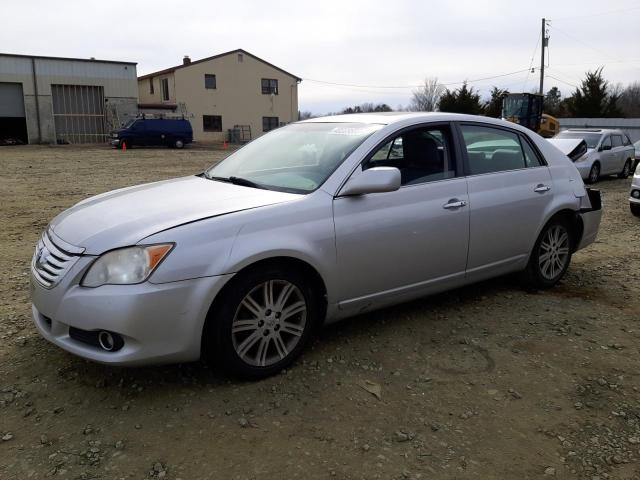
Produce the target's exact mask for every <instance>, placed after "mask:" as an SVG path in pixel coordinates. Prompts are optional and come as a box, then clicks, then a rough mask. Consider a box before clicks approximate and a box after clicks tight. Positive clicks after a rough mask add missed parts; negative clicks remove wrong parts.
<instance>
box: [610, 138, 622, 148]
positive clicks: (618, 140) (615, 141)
mask: <svg viewBox="0 0 640 480" xmlns="http://www.w3.org/2000/svg"><path fill="white" fill-rule="evenodd" d="M611 145H612V146H613V148H616V147H621V146H622V135H611Z"/></svg>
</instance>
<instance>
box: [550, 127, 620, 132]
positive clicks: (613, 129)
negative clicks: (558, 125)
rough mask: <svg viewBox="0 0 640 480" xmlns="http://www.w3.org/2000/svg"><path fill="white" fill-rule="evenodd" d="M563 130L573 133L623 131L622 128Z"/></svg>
mask: <svg viewBox="0 0 640 480" xmlns="http://www.w3.org/2000/svg"><path fill="white" fill-rule="evenodd" d="M562 132H572V133H622V130H618V129H615V128H567V129H566V130H562ZM562 132H560V133H562Z"/></svg>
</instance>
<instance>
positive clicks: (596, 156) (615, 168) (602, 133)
mask: <svg viewBox="0 0 640 480" xmlns="http://www.w3.org/2000/svg"><path fill="white" fill-rule="evenodd" d="M554 139H558V140H568V139H575V140H576V141H578V140H584V141H585V142H586V143H587V151H586V152H585V154H584V155H582V156H581V157H580V158H578V159H577V160H575V166H576V167H577V169H578V171H579V172H580V176H581V177H582V178H583V180H585V181H587V182H589V183H595V182H597V181H598V179H599V178H600V177H601V176H602V175H618V177H619V178H627V177H629V175H630V174H631V171H632V167H633V164H634V158H635V149H634V147H633V144H632V143H631V140H630V139H629V137H628V136H627V134H626V133H624V132H623V131H622V130H610V129H601V128H570V129H568V130H563V131H562V132H560V133H559V134H558V135H556V136H555V137H553V139H552V140H551V142H552V143H555V142H554V141H553V140H554Z"/></svg>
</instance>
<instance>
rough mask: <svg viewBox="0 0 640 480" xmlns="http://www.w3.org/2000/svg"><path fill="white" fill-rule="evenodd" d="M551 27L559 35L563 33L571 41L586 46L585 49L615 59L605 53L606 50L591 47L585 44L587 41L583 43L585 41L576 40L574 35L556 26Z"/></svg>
mask: <svg viewBox="0 0 640 480" xmlns="http://www.w3.org/2000/svg"><path fill="white" fill-rule="evenodd" d="M550 26H551V28H553V30H555V31H557V32H559V33H561V34H563V35H564V36H566V37H567V38H570V39H571V40H573V41H574V42H578V43H580V44H582V45H584V46H585V47H587V48H590V49H591V50H593V51H595V52H598V53H601V54H603V55H605V56H607V57H613V55H611V54H609V53H608V52H605V51H604V50H600V49H599V48H596V47H594V46H593V45H589V44H588V43H587V42H585V41H583V40H580V39H579V38H576V37H574V36H573V35H571V34H569V33H567V32H565V31H563V30H560V29H559V28H558V27H556V26H554V25H550Z"/></svg>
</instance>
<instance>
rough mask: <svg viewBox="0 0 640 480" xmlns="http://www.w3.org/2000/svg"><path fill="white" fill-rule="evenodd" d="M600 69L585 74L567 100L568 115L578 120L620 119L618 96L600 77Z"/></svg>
mask: <svg viewBox="0 0 640 480" xmlns="http://www.w3.org/2000/svg"><path fill="white" fill-rule="evenodd" d="M602 68H603V67H600V68H599V69H597V70H596V71H595V72H587V73H586V77H585V79H584V80H583V81H582V83H581V85H580V87H579V88H577V89H576V91H575V92H574V93H573V95H571V97H569V98H568V99H567V108H568V109H569V113H570V114H571V115H572V116H574V117H579V118H583V117H584V118H602V117H604V118H607V117H608V118H612V117H621V116H622V112H621V111H620V109H619V108H618V100H619V98H620V94H619V93H617V92H615V91H614V89H613V88H611V85H610V84H609V82H608V81H606V80H605V79H604V77H603V76H602Z"/></svg>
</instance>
